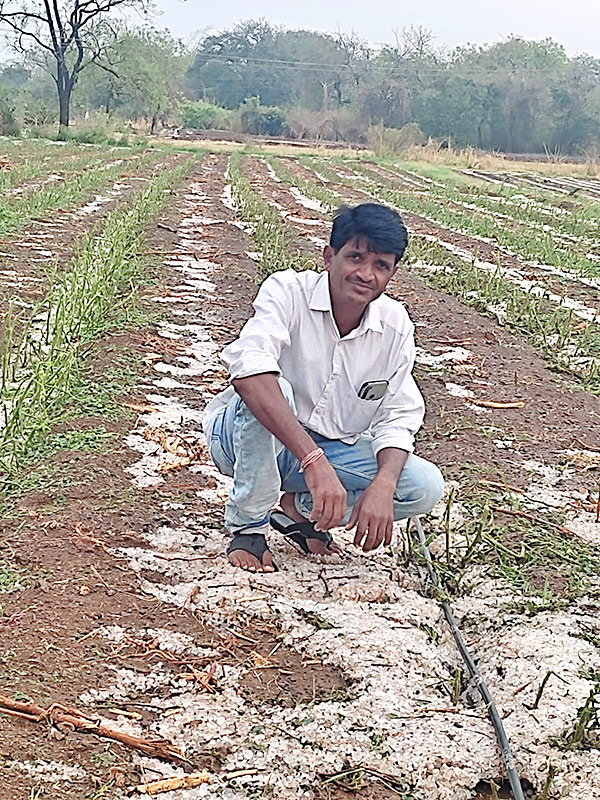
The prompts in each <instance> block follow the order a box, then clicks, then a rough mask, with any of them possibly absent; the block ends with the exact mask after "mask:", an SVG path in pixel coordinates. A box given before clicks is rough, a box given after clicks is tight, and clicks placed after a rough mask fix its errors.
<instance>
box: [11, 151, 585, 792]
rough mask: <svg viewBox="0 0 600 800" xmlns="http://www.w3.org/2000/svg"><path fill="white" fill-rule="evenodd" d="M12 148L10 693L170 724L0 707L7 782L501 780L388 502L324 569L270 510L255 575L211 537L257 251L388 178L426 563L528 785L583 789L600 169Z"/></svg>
mask: <svg viewBox="0 0 600 800" xmlns="http://www.w3.org/2000/svg"><path fill="white" fill-rule="evenodd" d="M0 156H4V158H3V159H0V162H1V163H3V164H4V165H5V167H6V168H5V169H4V170H3V171H2V172H0V191H1V195H0V239H1V241H0V306H1V307H2V314H3V326H2V335H3V339H2V349H1V378H0V381H1V383H0V400H1V408H0V427H1V429H0V470H1V472H2V476H1V477H2V485H3V489H2V495H1V496H0V504H1V515H2V535H1V537H0V695H2V696H3V697H4V698H10V699H11V700H12V701H16V702H17V703H23V704H27V703H30V702H33V703H35V704H37V705H38V706H41V707H44V708H47V707H50V706H52V705H53V704H59V706H61V707H66V708H71V709H72V708H75V709H77V710H78V711H79V712H81V713H82V714H84V715H88V716H91V717H92V718H97V717H101V718H102V720H103V724H104V725H105V726H107V727H109V728H110V729H112V730H113V731H117V732H120V734H130V735H133V736H138V737H142V738H143V739H144V740H145V741H146V742H148V741H150V740H152V741H153V742H154V747H155V749H154V751H153V752H152V753H150V754H149V753H143V752H139V751H136V750H135V749H132V748H131V747H128V746H125V745H124V744H123V743H121V742H119V741H116V740H114V739H109V738H101V737H99V736H96V735H95V734H93V733H89V732H78V731H73V730H72V729H71V727H72V726H69V725H68V724H59V725H58V727H56V726H55V727H51V726H50V725H49V724H48V723H47V720H44V719H40V720H39V721H38V722H34V721H31V720H29V719H24V718H23V717H22V716H21V717H18V716H9V715H0V776H1V778H2V784H3V794H2V797H3V798H6V800H21V798H27V799H28V800H32V798H36V800H43V799H44V798H53V800H54V798H57V799H60V798H69V800H71V798H72V799H73V800H84V799H85V800H88V799H90V798H94V799H98V798H125V797H127V796H129V793H130V791H131V788H132V787H135V786H136V785H138V784H142V783H147V782H151V781H155V780H158V779H161V778H167V777H171V776H175V775H178V776H182V775H184V774H185V773H186V772H193V773H198V772H200V771H202V770H206V771H207V772H208V773H209V775H210V779H209V780H208V782H206V783H203V784H201V785H198V786H197V787H196V788H189V789H179V790H176V791H172V792H170V793H169V794H165V795H164V796H165V797H170V798H173V800H183V798H224V799H227V800H238V799H239V800H241V799H242V798H263V797H264V798H268V797H282V798H306V800H324V799H325V798H331V799H332V800H342V798H358V799H359V800H367V798H368V799H369V800H371V799H373V800H382V799H383V798H398V797H400V798H403V799H404V800H470V799H471V798H473V799H474V798H479V800H481V798H491V797H494V796H501V797H502V796H506V797H508V796H510V795H509V793H508V789H507V785H506V780H505V779H506V776H505V772H504V766H503V762H502V758H501V755H500V752H499V748H498V745H497V743H496V739H495V736H494V732H493V729H492V726H491V724H490V722H489V720H488V717H487V714H486V710H485V708H484V706H483V704H482V702H481V699H480V697H479V695H478V692H477V690H476V688H475V686H474V685H473V684H472V682H470V681H469V678H468V675H465V671H464V666H463V663H462V660H461V658H460V656H459V653H458V651H457V650H456V646H455V644H454V641H453V639H452V636H451V634H450V631H449V629H448V627H447V625H446V623H445V620H444V618H443V614H442V612H441V609H440V606H439V603H438V601H437V599H436V598H435V597H433V596H431V593H430V592H429V591H428V590H427V589H426V586H425V577H424V569H423V562H422V559H421V557H420V555H419V551H418V546H417V544H416V540H415V538H414V535H413V533H412V532H410V533H408V532H407V531H406V527H405V525H402V524H400V523H397V524H396V527H397V530H396V539H395V541H394V544H393V546H392V547H391V548H388V549H386V550H381V551H376V552H375V553H370V554H364V553H362V552H359V551H356V550H355V549H354V548H353V547H352V545H351V537H349V535H348V534H346V533H344V532H343V531H338V532H336V538H337V539H338V540H339V541H341V542H343V544H344V545H345V546H347V549H346V553H345V555H344V556H343V557H342V558H340V559H339V560H338V561H336V562H335V563H332V562H331V561H328V562H322V561H320V560H318V559H317V558H316V557H310V558H307V557H304V556H301V555H299V554H298V553H296V551H295V550H294V548H293V547H292V546H291V545H290V544H288V543H286V542H284V541H281V539H278V538H277V535H276V534H275V532H273V534H272V536H271V542H270V544H271V547H272V549H273V552H274V556H275V559H276V560H277V562H278V563H279V565H280V567H281V571H280V572H279V573H276V574H273V575H266V574H260V575H252V574H248V573H242V572H240V571H237V570H234V568H233V567H231V566H230V565H229V564H228V562H227V559H226V557H225V556H224V555H223V553H224V550H225V547H226V543H227V539H226V536H225V534H224V532H223V529H222V511H223V504H224V500H225V498H226V496H227V494H228V490H229V483H228V479H227V478H224V477H223V476H221V475H219V474H218V473H217V472H216V470H215V468H214V467H213V466H212V465H211V463H210V462H209V459H208V457H207V454H206V450H205V445H204V441H203V437H202V434H201V417H202V411H203V409H204V407H205V405H206V403H207V402H208V400H209V399H210V398H211V397H212V396H213V395H214V394H215V393H216V392H218V391H220V390H221V388H223V387H224V385H225V381H226V375H225V373H224V371H223V369H222V366H221V365H220V362H219V359H218V353H219V351H220V350H221V348H222V347H223V346H224V345H225V344H227V343H228V342H229V341H231V340H232V339H233V338H234V337H235V335H236V334H237V332H238V331H239V329H240V327H241V325H242V324H243V322H244V321H245V319H247V317H248V316H249V314H250V313H251V301H252V299H253V297H254V295H255V293H256V290H257V286H258V284H259V283H260V281H261V280H262V279H263V278H264V277H265V276H266V275H267V274H269V273H270V272H271V271H273V270H274V269H279V268H287V267H294V268H297V269H302V268H307V267H308V268H312V267H313V266H317V265H320V262H321V258H320V253H321V250H322V248H323V245H324V244H325V243H326V241H327V236H328V230H329V226H330V220H331V214H332V211H333V210H334V209H335V208H336V207H337V206H339V205H340V204H341V203H349V204H356V203H359V202H365V201H377V202H384V203H387V204H390V205H392V206H393V207H395V208H397V209H398V210H399V211H400V212H401V213H402V214H403V217H404V219H405V222H406V224H407V227H408V228H409V232H410V234H411V243H410V246H409V252H408V254H407V256H406V258H405V259H404V261H403V262H402V263H401V265H400V268H399V270H398V272H397V274H396V276H395V277H394V279H393V281H392V284H391V285H390V286H391V290H390V294H392V296H394V297H396V298H397V299H400V300H402V301H403V302H404V303H405V304H406V306H407V309H408V310H409V313H410V315H411V317H412V319H413V321H414V322H415V325H416V335H417V345H418V356H417V366H416V370H415V375H416V377H417V380H418V383H419V385H420V387H421V389H422V391H423V394H424V396H425V399H426V403H427V416H426V421H425V425H424V427H423V429H422V431H421V432H420V434H419V436H418V440H417V452H418V453H419V454H420V455H423V456H424V457H426V458H429V459H431V460H433V461H435V462H436V463H437V464H438V465H439V466H440V467H441V468H442V470H443V472H444V474H445V477H446V479H447V485H448V488H447V493H446V496H445V498H444V500H443V501H442V502H441V503H440V504H439V506H438V508H437V509H436V511H435V513H434V515H432V517H431V518H430V519H428V520H426V532H427V534H428V536H429V539H430V543H431V545H430V546H431V549H432V552H433V553H434V557H435V563H436V568H437V570H438V572H439V575H440V577H441V579H442V580H443V581H444V584H445V587H446V591H447V595H448V597H449V599H450V601H451V603H452V606H453V608H454V610H455V613H456V616H457V619H458V624H459V627H460V629H461V631H462V633H463V636H464V638H465V641H466V642H467V643H468V646H469V648H470V650H471V652H472V654H473V655H474V657H475V660H476V662H477V664H478V666H479V669H480V670H481V672H482V674H483V676H484V678H485V679H486V681H487V682H488V685H489V687H490V690H491V692H492V694H493V696H494V699H495V701H496V703H497V705H498V708H499V710H500V712H501V715H502V717H503V719H504V724H505V727H506V730H507V733H508V736H509V739H510V741H511V745H512V748H513V753H514V755H515V758H516V762H517V766H518V769H519V771H520V774H521V776H522V779H523V785H524V788H525V789H526V795H527V796H528V797H532V798H533V797H535V798H537V800H551V799H552V798H569V799H570V800H593V799H594V798H600V782H599V780H598V753H599V748H600V716H599V714H600V712H599V711H598V709H599V707H600V622H599V620H600V615H599V610H600V609H599V606H600V521H599V514H600V496H599V492H600V244H599V242H600V238H599V236H598V228H599V225H600V179H598V178H593V177H588V176H586V175H584V174H577V175H574V174H572V173H568V172H565V174H564V175H560V174H555V175H552V176H549V175H548V174H546V173H543V172H542V171H540V172H536V171H535V170H534V167H533V165H530V164H527V165H519V164H515V163H514V162H511V163H510V164H508V165H507V168H506V170H484V169H468V170H462V169H458V168H457V169H453V168H450V167H447V166H439V165H433V164H428V163H425V162H415V163H413V162H401V161H392V160H389V159H387V160H386V159H375V158H374V157H369V156H367V155H362V156H361V157H352V156H348V155H345V156H335V155H323V154H320V153H313V154H306V153H301V154H299V155H297V156H285V157H283V156H278V155H274V154H273V153H272V152H270V151H269V150H268V149H264V150H255V151H254V152H246V151H241V150H233V151H232V152H231V153H227V152H222V151H220V152H211V149H210V143H207V144H206V150H201V151H200V150H199V151H195V152H193V151H191V150H185V149H177V150H175V149H171V148H166V147H165V148H163V149H143V148H101V147H96V146H95V147H83V146H76V145H71V144H69V145H64V146H59V145H58V144H53V143H42V142H35V141H31V142H29V141H27V142H11V141H9V140H1V141H0ZM0 705H1V698H0ZM21 710H22V711H23V709H21ZM62 711H63V712H64V708H63V709H62ZM55 712H56V709H55ZM58 712H59V713H60V712H61V708H58ZM82 719H84V721H85V718H82ZM164 740H166V741H167V742H169V743H171V745H172V747H173V748H175V749H172V748H171V749H170V750H169V752H170V753H171V754H173V753H179V754H180V755H181V758H180V759H179V760H178V758H177V757H175V760H174V761H172V762H170V761H168V760H165V759H163V758H158V757H156V754H157V750H156V748H158V750H159V751H160V750H161V748H162V750H163V751H164V750H165V748H167V749H168V748H169V747H170V746H169V745H167V744H165V741H164ZM496 787H497V788H496ZM497 791H499V792H500V794H499V795H498V794H495V792H497Z"/></svg>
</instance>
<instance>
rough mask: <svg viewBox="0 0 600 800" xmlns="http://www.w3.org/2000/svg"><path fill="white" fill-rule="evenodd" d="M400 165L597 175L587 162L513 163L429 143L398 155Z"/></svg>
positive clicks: (595, 165)
mask: <svg viewBox="0 0 600 800" xmlns="http://www.w3.org/2000/svg"><path fill="white" fill-rule="evenodd" d="M399 155H400V157H401V158H402V160H403V161H404V160H405V161H425V162H427V163H429V164H438V165H440V166H447V167H457V168H459V169H483V170H489V171H490V172H497V171H499V172H502V171H507V170H509V171H511V172H537V173H538V174H540V175H547V176H550V177H551V176H565V175H566V176H570V177H573V178H589V177H596V176H597V175H598V174H600V161H598V160H597V159H594V158H587V159H586V160H585V161H582V162H581V163H571V162H568V161H565V160H563V159H562V158H561V157H560V156H559V157H557V158H555V159H553V160H552V161H551V162H546V161H527V159H526V158H524V159H523V161H513V160H512V159H508V158H505V156H504V154H503V153H498V152H490V151H486V150H477V149H476V148H474V147H465V148H464V149H462V150H455V149H454V148H453V147H448V148H444V149H440V147H438V145H436V144H435V143H433V142H429V143H428V144H426V145H425V146H423V147H419V146H416V147H409V148H408V149H407V150H403V151H402V153H401V154H399Z"/></svg>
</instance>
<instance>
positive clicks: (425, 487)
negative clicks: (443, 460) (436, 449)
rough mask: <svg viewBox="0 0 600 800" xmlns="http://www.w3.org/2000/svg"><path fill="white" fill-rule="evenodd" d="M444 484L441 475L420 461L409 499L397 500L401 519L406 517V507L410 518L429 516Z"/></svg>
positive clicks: (429, 465)
mask: <svg viewBox="0 0 600 800" xmlns="http://www.w3.org/2000/svg"><path fill="white" fill-rule="evenodd" d="M444 487H445V482H444V478H443V476H442V473H441V472H440V470H439V469H438V467H436V465H435V464H432V463H431V462H430V461H425V460H423V459H421V465H420V469H419V473H418V475H417V479H416V480H415V484H414V485H413V486H412V487H411V489H412V491H411V494H410V497H409V498H397V500H398V502H399V503H400V506H401V507H403V510H402V511H401V514H402V516H401V518H403V517H405V516H406V513H405V512H406V510H407V508H408V507H410V509H411V514H410V516H420V515H421V514H429V512H430V511H431V509H432V508H433V507H434V506H435V504H436V503H437V502H438V501H439V500H440V499H441V497H442V495H443V494H444Z"/></svg>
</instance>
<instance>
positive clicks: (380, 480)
mask: <svg viewBox="0 0 600 800" xmlns="http://www.w3.org/2000/svg"><path fill="white" fill-rule="evenodd" d="M397 483H398V479H397V478H396V477H395V476H394V475H393V474H392V473H388V472H387V471H385V470H381V471H380V472H378V473H377V475H375V477H374V478H373V480H372V482H371V485H373V484H374V485H375V486H377V487H379V488H380V489H386V490H387V491H389V492H390V494H394V492H395V491H396V485H397Z"/></svg>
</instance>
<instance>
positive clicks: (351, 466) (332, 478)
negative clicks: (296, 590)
mask: <svg viewBox="0 0 600 800" xmlns="http://www.w3.org/2000/svg"><path fill="white" fill-rule="evenodd" d="M407 243H408V237H407V232H406V228H405V227H404V224H403V222H402V219H401V217H400V216H399V215H398V214H397V213H396V212H395V211H393V210H392V209H390V208H387V207H386V206H381V205H377V204H374V203H365V204H363V205H359V206H356V207H354V208H347V207H344V208H341V209H340V210H339V211H338V212H337V214H336V215H335V219H334V223H333V228H332V231H331V238H330V243H329V245H327V246H326V247H325V249H324V252H323V256H324V262H325V264H324V266H325V271H324V272H316V271H310V270H307V271H305V272H295V271H294V270H291V269H289V270H285V271H282V272H276V273H274V274H272V275H270V276H269V277H268V278H267V279H266V280H265V281H264V283H263V284H262V286H261V288H260V290H259V292H258V295H257V296H256V299H255V301H254V316H253V317H252V318H251V319H249V320H248V322H247V323H246V325H245V326H244V328H243V329H242V332H241V333H240V336H239V338H238V339H236V340H235V341H234V342H233V343H232V344H230V345H229V346H228V347H226V348H225V350H224V351H223V353H222V361H223V363H224V364H225V365H226V366H227V368H228V369H229V373H230V376H231V384H232V385H231V386H230V387H229V388H228V389H226V390H225V391H224V392H222V393H221V394H219V395H218V396H217V397H215V398H214V399H213V400H212V401H211V403H210V404H209V405H208V407H207V409H206V412H205V415H204V430H205V433H206V437H207V441H208V444H209V449H210V454H211V457H212V459H213V460H214V462H215V464H216V465H217V467H218V469H219V470H220V471H221V472H222V473H224V474H225V475H229V476H232V477H233V489H232V491H231V495H230V497H229V500H228V502H227V505H226V509H225V525H226V528H227V529H228V530H229V531H230V533H231V535H232V539H231V542H230V544H229V547H228V549H227V553H228V556H229V560H230V562H231V563H232V564H234V565H235V566H236V567H241V568H242V569H245V570H250V571H252V572H272V571H273V570H276V569H277V566H276V565H275V564H274V562H273V559H272V557H271V553H270V551H269V549H268V546H267V541H266V539H265V534H266V533H267V530H268V527H269V523H270V524H271V526H272V527H273V528H274V529H275V530H277V531H279V532H280V533H282V534H284V535H285V536H287V537H288V538H290V539H291V540H292V541H293V542H294V543H295V544H296V545H298V547H299V548H301V549H302V551H303V552H305V553H317V554H321V555H332V554H334V553H341V552H342V551H341V548H340V547H339V546H338V545H337V544H336V543H335V542H334V541H333V538H332V536H331V534H330V533H329V529H330V528H335V527H336V526H339V525H341V524H345V525H346V529H347V530H351V529H354V530H355V535H354V545H355V546H356V547H362V549H363V550H364V551H365V552H367V551H370V550H374V549H375V548H377V547H379V546H380V545H381V543H382V542H383V543H384V544H386V545H388V544H390V541H391V537H392V522H393V521H394V520H399V519H405V518H407V517H413V516H416V515H420V514H426V513H427V512H429V511H430V510H431V509H432V507H433V506H434V505H435V503H436V502H437V501H438V500H439V499H440V497H441V495H442V491H443V488H444V481H443V479H442V475H441V473H440V471H439V469H438V468H437V467H436V466H434V465H433V464H431V463H429V462H428V461H425V460H424V459H422V458H419V457H418V456H416V455H414V453H413V452H412V451H413V437H414V435H415V433H416V432H417V431H418V429H419V428H420V426H421V423H422V421H423V413H424V405H423V399H422V397H421V394H420V392H419V390H418V388H417V386H416V384H415V381H414V379H413V377H412V374H411V372H412V368H413V364H414V358H415V347H414V337H413V333H414V327H413V324H412V323H411V321H410V319H409V317H408V314H407V312H406V310H405V309H404V306H403V305H402V304H401V303H399V302H397V301H396V300H392V299H391V298H390V297H388V296H387V295H385V294H384V291H385V288H386V286H387V284H388V283H389V281H390V279H391V278H392V276H393V275H394V274H395V272H396V269H397V266H398V262H399V260H400V258H401V257H402V255H403V253H404V251H405V249H406V245H407ZM282 491H283V496H282V497H281V499H280V493H281V492H282ZM278 500H280V506H281V510H277V511H272V508H273V506H274V505H276V503H277V501H278Z"/></svg>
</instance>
